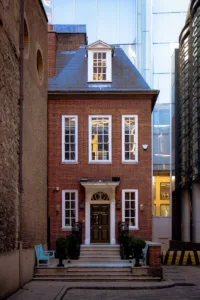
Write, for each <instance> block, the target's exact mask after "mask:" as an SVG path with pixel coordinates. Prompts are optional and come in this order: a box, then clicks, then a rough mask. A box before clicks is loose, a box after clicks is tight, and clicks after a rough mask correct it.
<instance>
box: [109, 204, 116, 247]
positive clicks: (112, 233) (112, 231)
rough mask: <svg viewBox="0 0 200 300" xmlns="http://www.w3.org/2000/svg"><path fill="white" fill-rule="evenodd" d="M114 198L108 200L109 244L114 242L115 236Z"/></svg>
mask: <svg viewBox="0 0 200 300" xmlns="http://www.w3.org/2000/svg"><path fill="white" fill-rule="evenodd" d="M115 215H116V210H115V199H111V202H110V243H111V245H115V244H116V238H115Z"/></svg>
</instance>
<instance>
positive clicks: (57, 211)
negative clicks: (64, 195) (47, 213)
mask: <svg viewBox="0 0 200 300" xmlns="http://www.w3.org/2000/svg"><path fill="white" fill-rule="evenodd" d="M59 211H60V205H59V204H58V205H56V213H59Z"/></svg>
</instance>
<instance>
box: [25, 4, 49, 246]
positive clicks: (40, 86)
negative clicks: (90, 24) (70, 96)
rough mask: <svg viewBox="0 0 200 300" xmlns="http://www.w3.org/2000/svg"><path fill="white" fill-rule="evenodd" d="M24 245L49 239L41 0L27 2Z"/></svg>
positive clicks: (44, 40)
mask: <svg viewBox="0 0 200 300" xmlns="http://www.w3.org/2000/svg"><path fill="white" fill-rule="evenodd" d="M25 20H26V24H27V29H28V39H27V40H28V43H27V45H26V48H25V60H24V132H23V188H24V193H23V204H22V238H23V247H25V248H29V247H33V246H34V245H35V244H38V243H44V244H45V243H46V240H47V57H48V53H47V52H48V49H47V21H46V18H45V15H44V12H43V10H42V6H41V4H40V1H35V3H34V9H33V1H32V0H26V2H25Z"/></svg>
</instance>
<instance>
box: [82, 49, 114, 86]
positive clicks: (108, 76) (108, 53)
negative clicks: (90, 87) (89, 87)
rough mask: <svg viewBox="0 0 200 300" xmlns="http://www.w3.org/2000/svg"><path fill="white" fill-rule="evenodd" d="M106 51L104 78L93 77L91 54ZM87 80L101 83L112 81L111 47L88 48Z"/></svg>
mask: <svg viewBox="0 0 200 300" xmlns="http://www.w3.org/2000/svg"><path fill="white" fill-rule="evenodd" d="M102 52H103V53H106V80H94V79H93V54H94V53H102ZM88 82H92V83H97V84H98V83H101V82H112V49H105V48H96V49H88Z"/></svg>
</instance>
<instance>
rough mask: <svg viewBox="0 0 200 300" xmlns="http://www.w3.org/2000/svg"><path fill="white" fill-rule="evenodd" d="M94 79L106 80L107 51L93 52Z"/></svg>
mask: <svg viewBox="0 0 200 300" xmlns="http://www.w3.org/2000/svg"><path fill="white" fill-rule="evenodd" d="M93 80H97V81H99V80H100V81H102V80H106V52H96V53H93Z"/></svg>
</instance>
